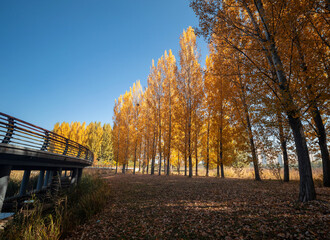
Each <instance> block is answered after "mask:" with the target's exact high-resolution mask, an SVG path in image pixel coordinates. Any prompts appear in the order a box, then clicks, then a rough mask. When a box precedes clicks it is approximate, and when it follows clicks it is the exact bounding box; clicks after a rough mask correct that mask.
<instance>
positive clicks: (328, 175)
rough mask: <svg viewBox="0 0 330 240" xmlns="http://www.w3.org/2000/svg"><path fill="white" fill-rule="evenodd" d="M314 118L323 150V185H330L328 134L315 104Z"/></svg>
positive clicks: (313, 108) (313, 109)
mask: <svg viewBox="0 0 330 240" xmlns="http://www.w3.org/2000/svg"><path fill="white" fill-rule="evenodd" d="M312 114H313V120H314V122H315V126H316V129H317V133H318V134H317V137H318V140H319V141H318V142H319V146H320V150H321V156H322V167H323V186H324V187H330V159H329V150H328V146H327V134H326V131H325V127H324V124H323V121H322V118H321V114H320V111H319V109H318V108H317V107H316V106H314V107H312Z"/></svg>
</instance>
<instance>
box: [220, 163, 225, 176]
mask: <svg viewBox="0 0 330 240" xmlns="http://www.w3.org/2000/svg"><path fill="white" fill-rule="evenodd" d="M220 168H221V178H225V172H224V170H223V163H222V162H220Z"/></svg>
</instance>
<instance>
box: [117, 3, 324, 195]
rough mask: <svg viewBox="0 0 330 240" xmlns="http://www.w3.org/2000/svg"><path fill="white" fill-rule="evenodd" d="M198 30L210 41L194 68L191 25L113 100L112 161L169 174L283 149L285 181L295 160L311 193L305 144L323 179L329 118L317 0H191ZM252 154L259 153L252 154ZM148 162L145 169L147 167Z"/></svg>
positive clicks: (269, 155)
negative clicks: (142, 78)
mask: <svg viewBox="0 0 330 240" xmlns="http://www.w3.org/2000/svg"><path fill="white" fill-rule="evenodd" d="M191 6H192V7H193V9H194V11H195V12H196V14H197V16H198V17H199V18H200V33H202V34H204V35H205V36H206V37H207V39H208V41H209V49H210V53H209V56H208V57H207V58H206V63H205V66H206V67H205V68H204V69H202V67H201V64H200V61H199V60H200V59H199V56H200V54H199V51H198V48H197V45H196V36H195V32H194V30H193V29H192V28H191V27H189V28H188V29H187V30H186V31H184V32H183V34H182V35H181V37H180V52H179V58H180V59H179V63H178V64H177V63H176V59H175V57H174V55H173V54H172V52H171V50H170V51H169V52H168V53H167V52H166V51H165V53H164V55H163V56H162V57H161V58H160V59H159V60H158V61H157V63H155V62H154V61H153V62H152V66H151V69H150V74H149V76H148V86H147V87H146V88H145V89H144V90H142V87H141V85H140V83H139V82H137V83H135V84H134V85H133V87H132V88H131V89H130V91H127V92H126V93H125V94H124V95H121V96H120V97H119V98H118V100H116V102H115V107H114V117H113V121H114V127H113V147H114V160H115V161H116V163H117V164H122V165H123V168H122V169H123V172H125V169H126V167H127V165H128V163H129V161H132V162H133V164H134V168H133V172H134V173H135V167H136V163H137V162H138V163H139V165H140V166H141V165H142V169H143V171H147V172H149V171H150V173H151V174H154V173H155V170H157V169H155V167H156V166H157V167H158V174H161V172H162V171H164V172H165V173H166V174H169V173H170V169H171V166H175V167H176V168H177V169H180V167H181V166H183V167H184V170H185V174H186V175H189V176H190V177H191V176H192V175H193V167H194V166H195V167H196V169H195V174H196V175H198V164H199V163H200V162H202V163H203V164H204V166H205V167H206V175H208V170H209V168H210V165H216V167H217V174H218V176H220V175H221V176H222V177H224V168H223V166H224V165H230V164H232V163H235V162H237V161H240V160H242V159H245V160H246V161H251V162H252V164H253V166H254V173H255V179H256V180H260V176H259V164H258V158H260V157H267V159H270V160H274V159H276V158H277V156H278V154H279V153H281V155H282V157H283V162H284V180H285V181H288V180H289V163H290V158H291V159H297V160H298V165H299V174H300V195H299V199H300V200H301V201H308V200H312V199H315V197H316V195H315V189H314V183H313V178H312V171H311V162H310V154H309V153H320V158H321V160H322V164H323V183H324V186H327V187H329V186H330V163H329V151H328V145H327V140H326V138H327V133H328V132H329V131H328V129H327V126H326V125H325V123H326V121H327V119H328V117H329V108H328V105H329V61H328V60H329V53H330V52H329V50H330V49H329V24H328V21H327V18H326V14H329V9H328V5H326V3H325V2H323V1H307V0H306V1H280V2H278V1H275V2H274V1H261V0H256V1H244V0H237V1H234V0H231V1H216V0H210V1H204V0H195V1H192V3H191ZM258 155H259V156H258ZM149 168H150V169H149Z"/></svg>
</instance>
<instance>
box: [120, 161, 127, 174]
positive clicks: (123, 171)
mask: <svg viewBox="0 0 330 240" xmlns="http://www.w3.org/2000/svg"><path fill="white" fill-rule="evenodd" d="M125 170H126V168H125V163H123V169H122V170H121V171H122V173H123V174H125Z"/></svg>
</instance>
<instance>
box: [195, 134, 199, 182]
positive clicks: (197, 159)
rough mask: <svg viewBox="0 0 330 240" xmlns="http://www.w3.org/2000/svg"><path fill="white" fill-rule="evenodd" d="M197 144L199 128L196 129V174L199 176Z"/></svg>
mask: <svg viewBox="0 0 330 240" xmlns="http://www.w3.org/2000/svg"><path fill="white" fill-rule="evenodd" d="M197 144H198V133H197V129H196V139H195V145H196V146H195V148H196V150H195V159H196V176H198V147H197Z"/></svg>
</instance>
